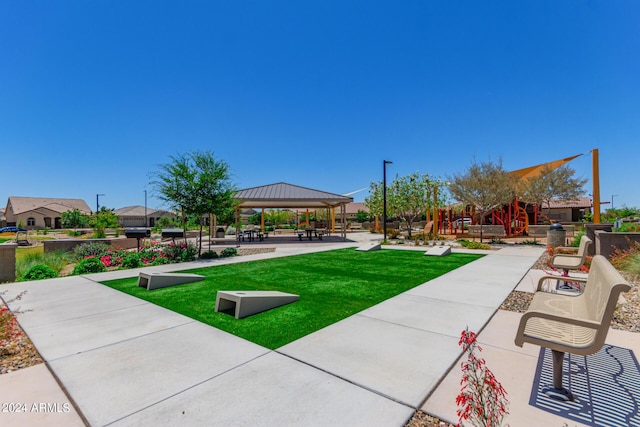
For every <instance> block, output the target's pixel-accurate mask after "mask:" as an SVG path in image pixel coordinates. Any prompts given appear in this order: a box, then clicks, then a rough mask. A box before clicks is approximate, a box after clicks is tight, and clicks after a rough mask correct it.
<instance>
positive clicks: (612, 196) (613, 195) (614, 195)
mask: <svg viewBox="0 0 640 427" xmlns="http://www.w3.org/2000/svg"><path fill="white" fill-rule="evenodd" d="M616 196H619V194H612V195H611V210H613V198H614V197H616Z"/></svg>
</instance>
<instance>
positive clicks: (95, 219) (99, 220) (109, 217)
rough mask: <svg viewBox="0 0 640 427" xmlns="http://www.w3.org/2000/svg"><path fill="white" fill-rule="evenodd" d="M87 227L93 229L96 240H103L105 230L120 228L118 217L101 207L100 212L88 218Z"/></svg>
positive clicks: (111, 211)
mask: <svg viewBox="0 0 640 427" xmlns="http://www.w3.org/2000/svg"><path fill="white" fill-rule="evenodd" d="M89 226H90V227H91V228H92V229H93V234H94V236H95V237H96V238H97V239H104V238H105V237H106V236H107V234H106V230H107V228H118V227H120V219H119V218H118V215H116V214H115V213H114V212H113V209H109V208H107V207H106V206H101V207H100V210H99V211H98V212H96V213H94V214H93V215H91V216H90V217H89Z"/></svg>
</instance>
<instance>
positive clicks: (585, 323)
mask: <svg viewBox="0 0 640 427" xmlns="http://www.w3.org/2000/svg"><path fill="white" fill-rule="evenodd" d="M535 317H538V318H540V319H547V320H553V321H556V322H560V323H566V324H568V325H574V326H581V327H583V328H590V329H600V328H601V327H602V325H601V324H600V323H599V322H596V321H595V320H590V319H580V318H577V317H566V316H559V315H557V314H551V313H547V312H544V311H536V310H532V311H527V312H526V313H525V314H523V315H522V319H520V326H521V328H522V329H523V332H524V326H525V325H526V323H527V321H528V320H529V319H532V318H535ZM518 334H520V331H518Z"/></svg>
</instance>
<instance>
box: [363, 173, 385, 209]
mask: <svg viewBox="0 0 640 427" xmlns="http://www.w3.org/2000/svg"><path fill="white" fill-rule="evenodd" d="M382 187H383V182H382V181H373V182H370V183H369V195H368V196H367V197H365V199H364V204H365V206H366V207H367V208H368V209H369V213H370V214H371V215H373V216H377V217H382V214H383V213H384V204H383V203H384V202H383V188H382ZM388 208H389V206H387V216H389V209H388Z"/></svg>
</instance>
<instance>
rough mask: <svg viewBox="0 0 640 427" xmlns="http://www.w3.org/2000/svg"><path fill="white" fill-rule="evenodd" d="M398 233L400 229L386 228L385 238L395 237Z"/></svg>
mask: <svg viewBox="0 0 640 427" xmlns="http://www.w3.org/2000/svg"><path fill="white" fill-rule="evenodd" d="M399 235H400V230H397V229H395V228H387V238H389V239H395V238H396V237H398V236H399Z"/></svg>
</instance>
